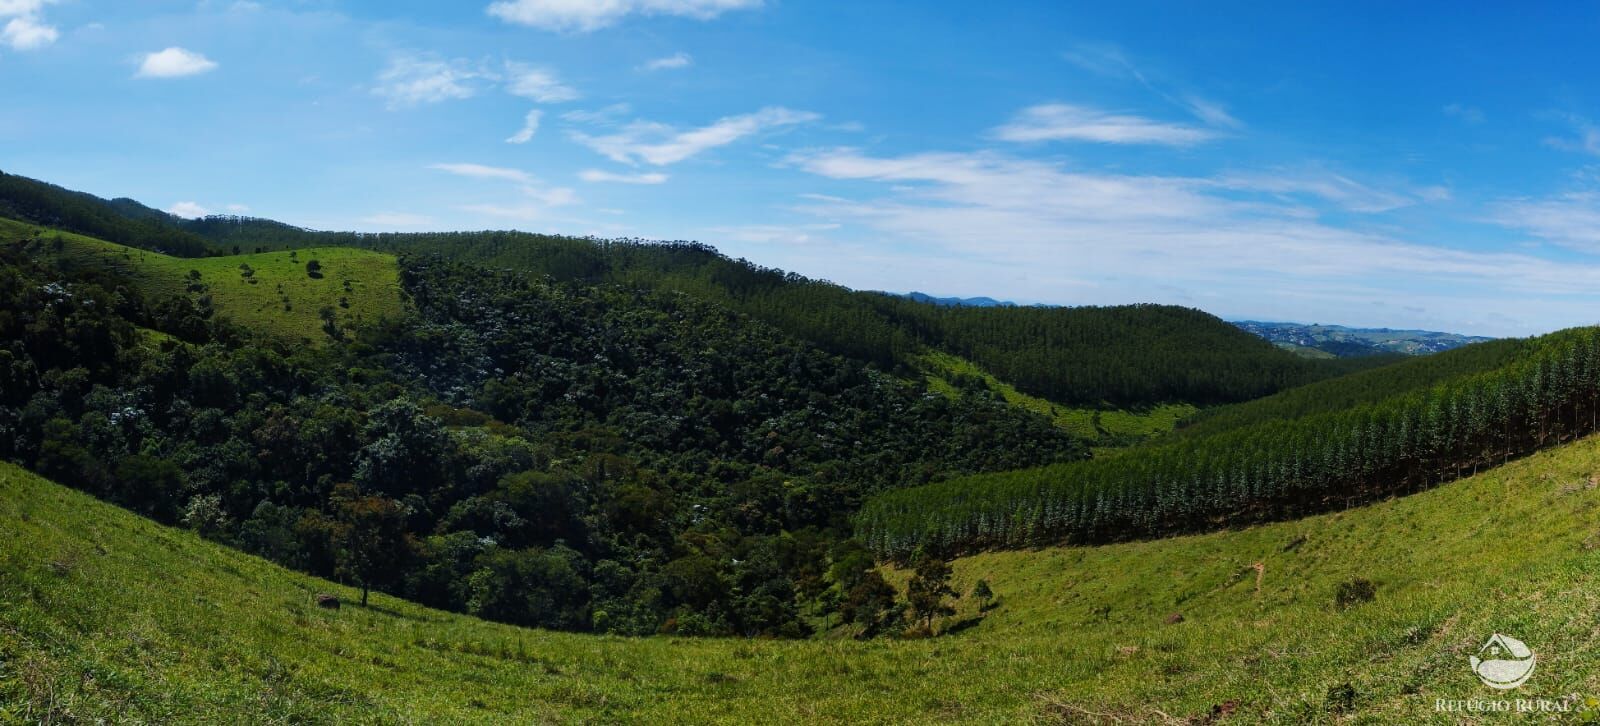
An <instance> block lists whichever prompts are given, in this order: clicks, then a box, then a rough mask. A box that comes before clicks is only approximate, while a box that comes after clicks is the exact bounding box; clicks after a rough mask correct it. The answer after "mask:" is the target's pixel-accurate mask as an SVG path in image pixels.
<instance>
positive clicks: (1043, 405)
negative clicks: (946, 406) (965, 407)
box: [921, 351, 1199, 446]
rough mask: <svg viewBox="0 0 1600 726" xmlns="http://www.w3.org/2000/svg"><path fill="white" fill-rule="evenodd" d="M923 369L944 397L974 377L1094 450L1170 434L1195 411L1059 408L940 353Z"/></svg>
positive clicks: (1175, 406) (1172, 406)
mask: <svg viewBox="0 0 1600 726" xmlns="http://www.w3.org/2000/svg"><path fill="white" fill-rule="evenodd" d="M921 361H922V364H923V367H924V368H925V369H926V371H927V372H926V374H925V376H926V378H927V381H928V385H929V386H930V387H931V388H932V389H933V390H934V391H937V392H939V393H942V394H944V395H947V396H954V395H957V391H956V388H955V386H954V385H953V384H952V383H951V380H952V379H954V378H956V377H958V376H975V377H977V378H979V379H981V380H982V381H983V382H984V384H985V385H987V386H988V388H989V390H992V391H995V392H996V393H998V394H1000V396H1001V398H1003V399H1005V401H1006V402H1007V403H1009V404H1011V405H1013V406H1017V407H1020V408H1025V409H1027V410H1029V411H1033V412H1034V413H1038V414H1041V415H1044V416H1047V417H1049V418H1050V420H1052V421H1055V423H1056V425H1057V426H1060V427H1061V428H1063V429H1066V430H1067V431H1070V432H1072V434H1073V435H1074V436H1076V437H1078V438H1081V439H1083V440H1085V441H1090V442H1093V443H1094V444H1096V445H1098V446H1127V445H1130V444H1134V443H1138V442H1139V441H1143V440H1145V439H1148V438H1151V437H1153V436H1157V435H1160V434H1164V433H1167V432H1169V431H1172V430H1173V429H1174V428H1177V426H1178V422H1179V421H1182V420H1183V419H1185V418H1188V417H1189V416H1191V415H1193V414H1194V413H1195V412H1196V411H1199V409H1197V408H1195V407H1194V406H1191V405H1189V404H1186V403H1169V404H1163V405H1160V406H1154V407H1152V408H1150V409H1149V410H1145V411H1119V410H1098V409H1091V408H1071V407H1067V406H1060V405H1057V404H1054V403H1051V402H1050V401H1047V400H1045V399H1042V398H1039V397H1036V396H1030V395H1028V394H1026V393H1023V392H1021V391H1019V390H1017V389H1016V387H1015V386H1013V385H1011V384H1009V383H1006V382H1005V381H1002V380H1000V379H998V378H996V377H994V375H992V374H990V373H989V372H987V371H985V370H983V369H982V368H979V367H978V366H977V364H975V363H973V362H972V361H969V360H966V359H965V358H961V357H959V356H955V355H951V354H949V353H945V352H942V351H928V352H926V353H924V354H923V355H922V357H921Z"/></svg>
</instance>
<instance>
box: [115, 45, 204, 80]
mask: <svg viewBox="0 0 1600 726" xmlns="http://www.w3.org/2000/svg"><path fill="white" fill-rule="evenodd" d="M216 68H217V64H216V62H214V61H212V60H211V59H210V58H207V57H205V56H203V55H201V54H199V53H196V52H194V51H192V50H187V49H184V48H179V47H176V46H174V47H171V48H167V49H166V50H159V51H156V52H154V53H147V54H145V56H144V58H143V59H142V60H141V61H140V62H139V72H138V73H135V74H134V77H135V78H183V77H185V76H194V75H199V74H201V73H207V72H209V71H213V70H216Z"/></svg>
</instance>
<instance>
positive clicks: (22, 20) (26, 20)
mask: <svg viewBox="0 0 1600 726" xmlns="http://www.w3.org/2000/svg"><path fill="white" fill-rule="evenodd" d="M59 37H61V33H59V32H57V31H56V29H55V28H53V27H51V26H49V25H45V24H44V23H42V22H40V21H39V18H37V17H35V16H33V15H23V16H20V17H15V18H12V19H11V20H9V21H7V22H6V27H5V29H4V30H0V41H3V42H5V44H6V45H9V46H11V48H12V50H36V49H39V48H43V47H45V46H47V45H50V44H51V43H54V42H56V39H57V38H59Z"/></svg>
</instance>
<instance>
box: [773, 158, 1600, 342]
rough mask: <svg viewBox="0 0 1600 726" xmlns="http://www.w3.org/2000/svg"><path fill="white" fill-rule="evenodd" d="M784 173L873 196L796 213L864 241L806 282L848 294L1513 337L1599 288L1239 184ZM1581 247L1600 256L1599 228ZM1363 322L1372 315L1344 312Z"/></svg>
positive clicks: (964, 173)
mask: <svg viewBox="0 0 1600 726" xmlns="http://www.w3.org/2000/svg"><path fill="white" fill-rule="evenodd" d="M790 162H791V163H793V164H795V165H797V166H798V167H799V168H801V169H803V170H805V171H808V172H811V173H813V174H817V175H820V176H823V177H826V178H830V179H841V180H855V181H860V182H877V183H878V184H879V185H881V186H880V189H881V193H880V194H878V195H876V196H870V197H866V198H860V199H841V198H809V199H808V200H806V201H805V202H802V203H801V205H800V206H799V207H797V210H798V211H801V212H804V213H807V214H810V215H813V216H814V218H816V219H817V220H818V221H821V222H832V223H841V224H844V225H845V228H844V230H842V231H841V232H839V233H835V234H833V235H830V236H839V235H848V234H859V235H860V237H862V238H865V239H871V240H873V245H872V252H871V253H870V254H871V255H873V258H872V259H870V260H867V259H865V258H863V257H859V256H858V257H855V258H850V259H843V258H841V259H839V260H837V261H833V260H832V259H831V258H830V259H829V260H828V261H826V262H824V263H820V264H821V266H822V267H823V269H819V270H815V271H813V273H814V274H831V275H833V276H834V277H835V279H838V280H839V281H840V282H843V283H845V284H851V283H857V284H868V285H879V286H883V285H889V284H891V283H895V284H902V286H904V285H905V284H922V283H920V282H915V281H908V282H906V283H899V281H898V280H896V279H893V278H895V277H897V276H902V275H903V276H907V277H908V278H909V276H910V275H913V274H924V273H925V272H926V271H927V270H932V269H936V268H940V267H941V266H942V267H943V268H944V269H947V270H949V271H950V272H949V275H951V277H948V279H946V280H945V282H946V283H948V284H952V285H954V284H956V283H957V282H959V279H958V278H957V277H955V276H954V275H956V274H957V272H959V271H960V270H962V269H965V270H967V273H966V276H965V277H964V278H960V279H967V280H969V281H970V280H972V279H978V277H977V276H979V275H985V276H988V278H989V279H990V280H991V282H990V284H991V285H992V286H993V287H994V288H995V289H1000V290H1002V291H1004V292H1007V294H1009V295H1011V296H1012V297H1015V298H1020V299H1035V300H1048V301H1052V302H1071V303H1074V304H1112V303H1126V302H1132V301H1139V302H1170V303H1175V304H1187V305H1195V306H1199V307H1203V308H1206V309H1208V310H1211V311H1212V312H1216V313H1219V314H1224V315H1227V314H1257V315H1259V314H1262V313H1263V311H1272V312H1273V313H1274V314H1276V315H1280V316H1291V317H1289V318H1288V319H1297V318H1320V319H1327V318H1328V314H1329V313H1339V314H1343V315H1344V316H1345V319H1344V320H1342V321H1341V322H1353V323H1354V324H1384V323H1386V322H1388V323H1394V322H1408V321H1409V322H1411V323H1413V324H1417V323H1420V322H1423V319H1424V318H1425V319H1428V320H1433V321H1434V322H1435V323H1436V324H1448V325H1450V326H1452V327H1456V328H1461V329H1463V330H1468V331H1473V330H1478V331H1484V332H1490V333H1516V334H1525V333H1527V332H1532V331H1534V330H1541V329H1543V330H1549V329H1551V328H1552V327H1554V326H1557V325H1570V324H1576V323H1578V322H1581V321H1582V320H1583V319H1586V317H1587V316H1588V315H1589V314H1590V313H1589V312H1587V311H1589V310H1592V305H1572V304H1568V305H1565V306H1561V305H1553V304H1552V303H1553V302H1554V301H1556V300H1559V299H1562V298H1563V297H1578V296H1594V295H1595V292H1594V291H1595V290H1597V289H1600V265H1594V264H1584V263H1573V262H1571V261H1568V260H1553V259H1545V258H1542V257H1538V256H1534V255H1531V254H1524V253H1509V252H1484V251H1471V250H1462V249H1454V248H1450V247H1444V246H1437V245H1429V244H1418V243H1415V242H1410V241H1406V240H1403V239H1398V238H1396V237H1394V236H1392V234H1391V233H1390V232H1372V231H1364V230H1361V229H1352V228H1345V227H1338V226H1333V225H1330V224H1325V223H1323V222H1320V221H1318V220H1317V219H1316V218H1315V216H1307V215H1305V214H1304V212H1305V205H1304V203H1303V201H1302V200H1292V201H1289V202H1285V203H1272V202H1271V201H1270V200H1263V199H1254V198H1252V199H1240V198H1238V196H1237V195H1238V191H1239V189H1238V188H1237V187H1236V186H1235V185H1225V184H1222V183H1219V181H1218V180H1216V179H1212V178H1207V177H1185V176H1148V175H1131V174H1117V173H1108V172H1084V171H1075V170H1071V169H1068V168H1066V167H1064V166H1062V165H1060V164H1057V163H1053V162H1047V161H1039V160H1030V159H1019V158H1016V157H1012V156H1008V155H1002V154H995V153H985V152H976V153H940V152H928V153H918V154H907V155H901V156H871V155H866V154H863V153H862V152H859V151H855V150H851V149H835V150H831V151H821V152H811V153H806V154H800V155H796V156H793V157H791V159H790ZM1257 186H1265V187H1268V188H1269V189H1270V188H1272V187H1273V185H1271V184H1265V183H1262V184H1259V185H1257ZM1264 193H1265V194H1268V195H1270V193H1271V192H1270V191H1266V192H1264ZM1583 201H1585V202H1586V203H1589V202H1592V203H1593V206H1592V207H1590V208H1588V209H1587V210H1586V211H1583V212H1581V213H1579V212H1574V213H1573V214H1571V215H1570V217H1569V218H1568V220H1569V222H1568V224H1565V225H1562V226H1560V227H1558V228H1555V229H1547V230H1545V233H1546V234H1548V235H1552V236H1559V237H1568V236H1570V235H1572V234H1574V233H1573V232H1571V231H1569V230H1573V229H1584V228H1588V229H1591V230H1593V229H1600V197H1597V198H1592V199H1587V200H1583ZM1525 211H1526V212H1527V213H1526V214H1524V215H1522V216H1520V217H1515V219H1516V220H1518V221H1522V222H1526V221H1527V220H1530V219H1547V218H1548V212H1549V211H1550V210H1549V209H1548V208H1538V209H1530V210H1525ZM1569 211H1570V210H1569ZM856 229H859V230H860V231H859V232H854V231H853V230H856ZM1587 239H1588V241H1589V242H1591V243H1593V244H1595V245H1596V246H1597V248H1600V233H1590V236H1589V237H1588V238H1587ZM828 265H833V266H834V267H833V268H832V269H828V268H827V266H828ZM979 268H981V270H980V269H979ZM851 269H874V270H880V271H882V272H880V273H879V274H878V275H877V277H878V278H879V279H876V280H861V281H857V280H851V279H848V278H849V277H850V275H851V274H856V275H859V273H845V274H840V273H839V272H838V271H840V270H851ZM916 271H922V272H916ZM936 282H937V281H936ZM1063 290H1072V291H1073V292H1071V293H1070V295H1071V297H1070V298H1067V299H1063V292H1062V291H1063ZM1397 296H1398V297H1397ZM1395 299H1404V300H1406V301H1407V304H1408V305H1414V306H1416V307H1418V308H1420V309H1421V310H1422V312H1399V313H1397V312H1394V311H1388V312H1384V311H1376V310H1375V309H1374V308H1373V307H1372V301H1374V300H1380V301H1382V300H1395ZM1590 299H1591V300H1593V297H1590ZM1358 310H1359V311H1373V312H1372V313H1371V314H1366V315H1357V314H1352V312H1351V311H1358ZM1380 313H1381V315H1380ZM1396 317H1404V318H1406V319H1408V320H1401V321H1397V320H1396ZM1374 318H1377V319H1374Z"/></svg>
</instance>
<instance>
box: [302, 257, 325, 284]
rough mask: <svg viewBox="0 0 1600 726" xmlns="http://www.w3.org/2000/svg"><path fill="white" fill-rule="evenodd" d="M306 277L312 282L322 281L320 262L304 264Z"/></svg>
mask: <svg viewBox="0 0 1600 726" xmlns="http://www.w3.org/2000/svg"><path fill="white" fill-rule="evenodd" d="M306 276H307V277H310V278H311V279H313V280H321V279H322V262H321V261H320V260H312V261H310V262H307V263H306Z"/></svg>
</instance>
